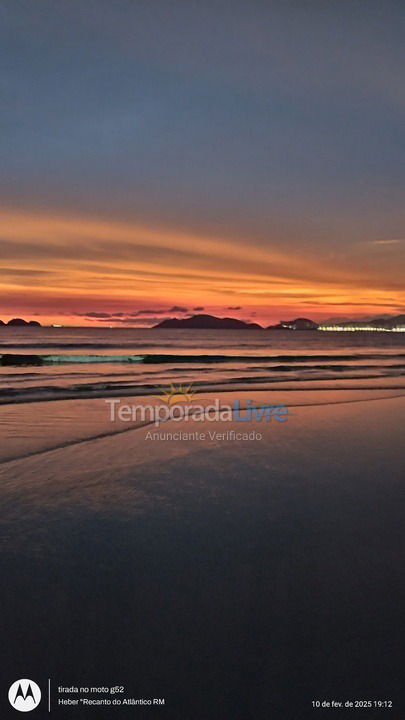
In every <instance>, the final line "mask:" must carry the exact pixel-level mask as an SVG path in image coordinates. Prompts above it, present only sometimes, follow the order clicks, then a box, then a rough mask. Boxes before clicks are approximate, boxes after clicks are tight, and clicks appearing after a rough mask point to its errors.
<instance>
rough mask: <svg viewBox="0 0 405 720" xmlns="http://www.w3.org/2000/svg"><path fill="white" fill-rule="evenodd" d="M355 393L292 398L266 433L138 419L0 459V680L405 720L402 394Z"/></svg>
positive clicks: (273, 711)
mask: <svg viewBox="0 0 405 720" xmlns="http://www.w3.org/2000/svg"><path fill="white" fill-rule="evenodd" d="M291 399H292V398H291ZM289 400H290V398H289ZM358 400H360V401H357V402H351V403H339V404H330V405H323V406H319V405H317V406H315V405H314V406H306V407H300V406H299V405H300V403H299V402H298V399H297V398H296V402H295V405H296V409H295V411H294V414H293V415H291V417H289V418H288V421H287V422H285V423H278V424H276V423H275V422H274V421H272V422H271V423H268V424H265V423H257V424H256V426H255V427H254V428H253V429H254V430H257V431H259V432H260V433H261V434H262V435H263V437H262V439H261V440H253V441H251V440H248V441H234V440H231V439H230V440H211V439H210V438H209V436H208V437H207V438H206V439H205V440H203V441H180V442H176V441H171V440H147V439H146V433H147V432H148V428H138V429H133V430H130V431H128V432H125V433H123V434H116V435H112V436H108V437H102V438H99V439H96V440H90V441H88V442H84V443H83V442H81V443H75V444H72V445H69V446H67V447H60V448H59V449H54V450H51V451H48V452H41V453H40V454H37V455H33V456H31V457H27V458H25V459H21V460H15V461H11V462H8V463H5V464H3V465H1V468H0V482H1V489H2V491H1V498H2V510H1V525H2V537H3V547H4V551H3V554H2V559H1V567H2V571H3V577H5V578H6V585H5V592H3V600H4V601H3V611H2V616H3V622H4V624H5V626H6V627H8V628H9V630H8V636H6V637H4V639H3V641H4V642H5V643H6V644H7V647H8V649H7V660H8V666H7V668H6V669H5V674H6V681H7V680H8V678H9V679H10V683H11V682H12V681H13V680H15V678H17V677H33V679H35V680H36V681H38V682H40V683H42V684H43V685H44V687H45V684H46V682H47V678H48V677H50V678H51V679H52V686H53V687H56V686H57V685H64V686H69V685H109V686H111V685H115V684H118V685H125V686H126V691H127V695H128V696H131V697H136V698H142V697H165V698H166V704H165V706H164V707H163V708H161V707H159V708H156V709H154V708H137V709H136V711H135V710H134V709H133V708H132V709H131V708H125V709H124V708H123V709H122V710H120V711H112V710H111V709H103V708H101V709H100V708H96V709H95V708H93V709H89V710H87V711H84V710H81V711H80V714H78V711H77V710H76V711H75V710H72V709H71V708H67V709H66V708H61V709H58V710H57V711H55V712H54V716H56V717H80V718H82V717H83V718H86V717H90V716H91V717H93V716H94V717H99V718H104V717H109V718H110V717H131V718H132V717H138V716H140V717H142V716H143V715H146V714H147V715H148V716H149V717H153V718H155V717H156V718H158V717H167V718H173V720H174V719H175V720H190V719H191V718H193V720H195V719H197V720H199V719H200V718H201V720H207V719H211V718H213V719H214V718H215V720H216V719H217V718H218V720H222V718H223V719H224V720H228V718H229V720H231V718H232V720H233V719H234V718H241V719H243V720H245V719H247V720H250V718H252V720H253V718H255V719H258V718H260V719H262V718H263V720H264V719H266V720H267V718H280V720H281V719H283V720H290V719H291V720H295V719H296V718H297V719H298V718H299V719H300V720H301V719H304V720H305V719H306V718H313V717H314V718H315V717H318V718H319V717H321V718H323V717H329V714H332V713H333V717H335V718H336V717H338V718H340V717H342V718H343V717H344V718H346V717H353V716H356V717H357V715H358V714H361V716H362V717H367V720H369V719H370V718H385V717H389V718H395V720H397V719H398V720H399V719H400V718H402V717H404V703H403V670H402V665H403V663H402V658H403V650H404V631H403V622H402V608H403V603H404V595H405V584H404V579H403V553H404V544H405V542H404V541H405V532H404V529H403V526H404V523H403V516H404V507H403V496H404V493H403V476H404V465H405V463H404V452H403V427H404V420H405V399H404V398H403V397H402V398H394V399H378V400H377V399H375V400H366V399H364V401H362V400H361V398H358ZM291 404H293V403H291ZM198 425H199V427H198V431H199V432H202V431H204V427H203V426H207V427H206V428H205V431H206V432H207V433H208V432H215V431H218V432H226V431H228V432H229V431H232V430H233V431H235V432H241V426H242V423H235V422H233V423H208V422H205V423H203V424H202V423H199V424H198ZM170 426H172V427H170ZM224 426H226V427H224ZM259 426H260V427H259ZM190 429H191V428H190V423H188V424H186V423H184V422H183V423H178V422H176V423H166V424H165V426H164V428H163V429H162V427H161V428H160V429H159V431H160V432H165V433H168V432H170V431H171V430H173V432H182V431H184V432H190ZM192 429H193V430H194V428H192ZM251 429H252V428H251V427H250V424H249V428H248V430H249V431H251ZM242 431H245V427H243V428H242ZM316 699H320V700H321V701H322V700H324V699H326V700H332V699H335V700H338V701H342V700H343V701H346V700H353V701H354V700H356V699H358V700H364V699H370V700H374V699H383V700H384V699H385V700H392V701H393V703H394V707H393V709H392V710H377V709H370V710H357V711H355V710H351V711H347V710H342V711H340V710H333V711H332V710H329V711H328V713H329V714H328V715H327V714H326V711H322V710H317V711H316V710H312V700H316ZM52 702H53V703H55V702H56V694H53V695H52ZM45 709H46V708H45V707H43V708H42V709H41V712H43V713H44V714H43V715H41V714H40V713H39V712H38V711H37V716H38V717H42V716H44V717H45V716H46V714H47V713H46V714H45V712H44V711H45ZM5 716H7V715H6V714H5Z"/></svg>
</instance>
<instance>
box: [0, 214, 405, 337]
mask: <svg viewBox="0 0 405 720" xmlns="http://www.w3.org/2000/svg"><path fill="white" fill-rule="evenodd" d="M0 238H1V241H0V246H1V255H2V259H3V269H2V275H1V279H0V292H1V302H0V309H1V311H2V312H3V316H4V317H5V319H7V317H9V316H10V315H15V314H16V313H17V311H19V312H21V313H25V314H27V313H30V312H31V313H32V312H38V313H41V314H42V315H44V317H47V318H48V319H49V320H51V319H54V320H55V321H56V319H58V318H60V317H62V316H63V317H65V319H66V318H68V316H69V315H70V313H74V312H82V313H83V312H87V310H89V309H90V310H93V311H102V310H107V311H109V312H112V311H114V310H116V311H123V312H124V311H128V312H129V311H133V310H139V309H142V308H143V307H148V306H150V303H151V302H153V303H158V304H159V305H157V307H163V308H164V307H166V308H167V309H169V307H170V306H171V305H178V304H180V305H186V306H190V307H193V306H199V305H203V306H204V307H205V308H206V311H207V312H210V311H212V310H213V309H216V311H217V312H219V313H221V309H222V311H224V310H225V308H226V307H228V306H229V305H236V304H237V305H241V306H242V308H243V310H242V311H241V312H242V314H244V315H245V316H246V315H247V314H248V313H249V312H251V311H254V312H256V313H257V320H258V321H259V322H260V321H261V320H262V322H266V321H269V322H270V321H273V320H277V319H279V318H280V317H282V316H288V315H294V314H297V313H299V314H303V308H304V309H305V313H306V314H311V313H312V314H313V315H315V316H316V317H320V316H322V314H323V315H330V314H332V312H335V311H336V309H338V312H339V314H342V313H349V314H354V313H357V314H360V313H364V312H376V313H377V312H382V311H384V312H390V311H392V312H395V311H396V310H397V308H398V307H401V306H403V305H404V304H405V294H404V291H403V290H402V280H401V278H400V271H399V269H398V273H397V274H396V273H393V272H392V268H391V267H389V268H388V269H387V270H386V271H385V270H384V267H383V263H380V264H379V267H378V265H377V266H376V265H375V264H374V265H373V263H372V262H370V261H369V258H368V257H367V256H366V257H364V249H363V261H362V260H361V258H360V257H359V255H358V254H357V255H356V252H358V251H354V254H353V256H352V257H348V258H346V259H344V258H343V259H342V258H337V259H336V261H334V262H331V261H330V259H329V258H328V257H327V256H326V255H325V256H324V255H323V254H322V253H321V252H319V251H317V252H315V251H313V252H312V254H311V253H309V252H308V250H307V249H305V250H301V251H299V250H298V251H297V249H296V248H295V249H294V251H293V252H292V251H291V250H289V249H288V247H285V248H280V247H278V246H277V243H276V242H275V241H273V242H271V241H269V243H268V245H266V246H263V245H258V244H255V242H254V240H252V239H250V238H239V237H238V238H235V239H232V240H231V239H230V238H219V237H211V236H207V235H203V234H198V233H197V232H196V233H193V234H191V233H184V232H175V231H173V230H171V229H167V228H161V227H156V228H153V227H145V226H143V225H138V224H136V223H119V222H115V221H102V220H100V219H91V218H77V217H76V218H75V217H68V216H57V215H50V214H37V213H29V212H27V213H22V212H20V213H17V212H11V211H7V210H3V211H1V212H0ZM390 247H391V248H392V245H391V246H390ZM371 259H372V258H371ZM382 309H383V310H382ZM63 314H65V315H63ZM222 314H229V312H228V313H226V312H222ZM69 322H70V323H71V324H77V319H76V321H75V318H74V317H73V316H72V317H71V318H69ZM88 322H92V323H94V319H93V320H92V321H90V320H89V321H88Z"/></svg>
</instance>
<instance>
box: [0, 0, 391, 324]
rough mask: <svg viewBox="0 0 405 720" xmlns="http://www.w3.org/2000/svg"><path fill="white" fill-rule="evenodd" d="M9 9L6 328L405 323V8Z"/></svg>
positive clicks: (87, 5)
mask: <svg viewBox="0 0 405 720" xmlns="http://www.w3.org/2000/svg"><path fill="white" fill-rule="evenodd" d="M0 13H1V15H0V20H1V22H0V28H1V30H0V36H1V37H0V40H1V42H0V55H1V63H0V86H1V97H2V102H1V109H0V113H1V135H0V145H1V148H0V154H1V169H2V173H1V180H0V182H1V204H0V257H1V276H0V282H1V289H0V318H2V319H3V320H8V319H9V318H11V317H15V316H23V317H26V318H28V319H31V318H32V319H38V320H40V321H41V322H42V323H52V322H58V323H63V324H66V325H92V326H94V325H96V326H101V327H102V326H104V325H106V324H107V325H122V324H124V325H134V326H143V325H151V324H154V323H155V322H158V321H159V320H161V319H163V318H164V317H167V316H177V317H184V316H185V315H187V314H189V313H195V312H209V313H213V314H217V315H221V316H225V315H226V316H233V317H239V318H241V319H251V320H252V319H253V320H256V321H258V322H260V323H263V324H266V323H267V324H270V323H272V322H277V321H278V320H280V319H289V318H293V317H296V316H306V317H311V318H314V319H315V320H316V319H325V318H330V317H337V318H342V317H369V316H381V315H387V314H398V313H400V312H405V290H404V269H405V203H404V190H405V163H404V132H403V128H404V126H405V117H404V116H405V86H404V82H403V68H404V65H405V51H404V44H403V36H404V30H405V5H404V3H403V2H402V1H401V0H385V1H384V2H382V0H380V1H379V2H375V1H374V0H370V1H369V2H367V3H361V2H357V1H356V0H350V1H349V0H348V1H345V0H343V1H342V2H340V3H337V2H332V1H328V0H326V1H325V0H318V1H315V2H312V1H311V2H307V3H300V2H297V1H295V0H294V1H291V2H289V1H288V0H287V1H286V2H284V1H282V0H277V1H274V2H272V1H271V0H260V1H259V0H252V1H251V2H246V0H244V2H239V0H232V1H230V0H229V1H228V2H225V0H206V1H205V2H201V1H198V2H197V1H194V0H173V1H172V2H167V0H114V2H112V1H111V0H107V1H106V0H69V1H67V0H66V2H65V1H64V0H58V2H55V1H54V0H39V1H38V2H32V0H19V1H18V2H15V0H4V1H3V2H2V3H1V8H0Z"/></svg>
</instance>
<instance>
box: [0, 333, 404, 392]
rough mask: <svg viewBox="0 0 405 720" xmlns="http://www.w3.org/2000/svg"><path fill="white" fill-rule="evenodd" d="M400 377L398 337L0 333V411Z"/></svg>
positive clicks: (388, 381) (371, 383)
mask: <svg viewBox="0 0 405 720" xmlns="http://www.w3.org/2000/svg"><path fill="white" fill-rule="evenodd" d="M16 356H18V357H16ZM1 363H4V364H1ZM404 374H405V334H403V333H380V332H374V333H370V332H317V331H307V332H305V331H283V330H281V331H277V330H274V331H265V330H263V331H254V330H250V331H247V330H236V331H233V330H227V331H223V332H222V331H221V332H220V331H211V330H198V331H196V330H153V329H134V328H124V329H121V328H102V329H98V328H23V329H21V328H1V329H0V376H1V389H0V402H2V403H12V402H27V401H29V400H48V399H49V400H52V399H64V398H81V397H82V398H85V397H87V398H91V397H102V396H109V395H116V394H125V395H147V394H153V393H155V392H156V390H157V389H159V388H165V387H168V386H169V385H170V384H171V383H174V384H175V385H183V386H188V385H189V384H190V383H191V384H192V385H193V388H194V389H198V390H199V391H200V392H203V391H204V390H205V391H212V390H215V388H218V389H221V390H222V391H225V390H227V389H229V390H233V389H235V388H236V387H237V388H242V387H249V388H250V387H255V388H257V387H260V388H265V387H272V386H274V385H275V384H276V385H280V387H283V386H284V387H286V384H288V387H290V388H294V389H295V388H298V387H303V385H302V383H308V382H310V383H311V384H312V386H313V387H316V384H315V383H314V381H318V382H320V383H321V384H320V385H319V387H325V383H326V382H328V383H329V386H330V387H333V388H336V389H337V388H339V387H340V388H344V387H347V386H348V382H349V381H350V387H352V388H353V387H359V388H364V387H375V388H377V387H387V386H390V387H392V386H395V387H405V381H404V380H403V376H404Z"/></svg>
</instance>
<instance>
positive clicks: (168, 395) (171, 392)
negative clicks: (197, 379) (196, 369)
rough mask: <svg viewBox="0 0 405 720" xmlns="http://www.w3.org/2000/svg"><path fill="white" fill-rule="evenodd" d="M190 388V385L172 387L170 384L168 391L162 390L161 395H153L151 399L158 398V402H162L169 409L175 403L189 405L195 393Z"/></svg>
mask: <svg viewBox="0 0 405 720" xmlns="http://www.w3.org/2000/svg"><path fill="white" fill-rule="evenodd" d="M191 388H192V383H190V385H187V386H186V385H184V386H183V385H174V384H173V383H171V385H170V388H169V389H168V390H162V394H161V395H154V396H153V397H157V398H159V400H162V401H163V402H164V403H166V405H168V406H169V407H171V406H172V405H175V404H177V403H189V402H191V400H192V399H193V397H194V396H195V392H194V391H193V390H192V389H191Z"/></svg>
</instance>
